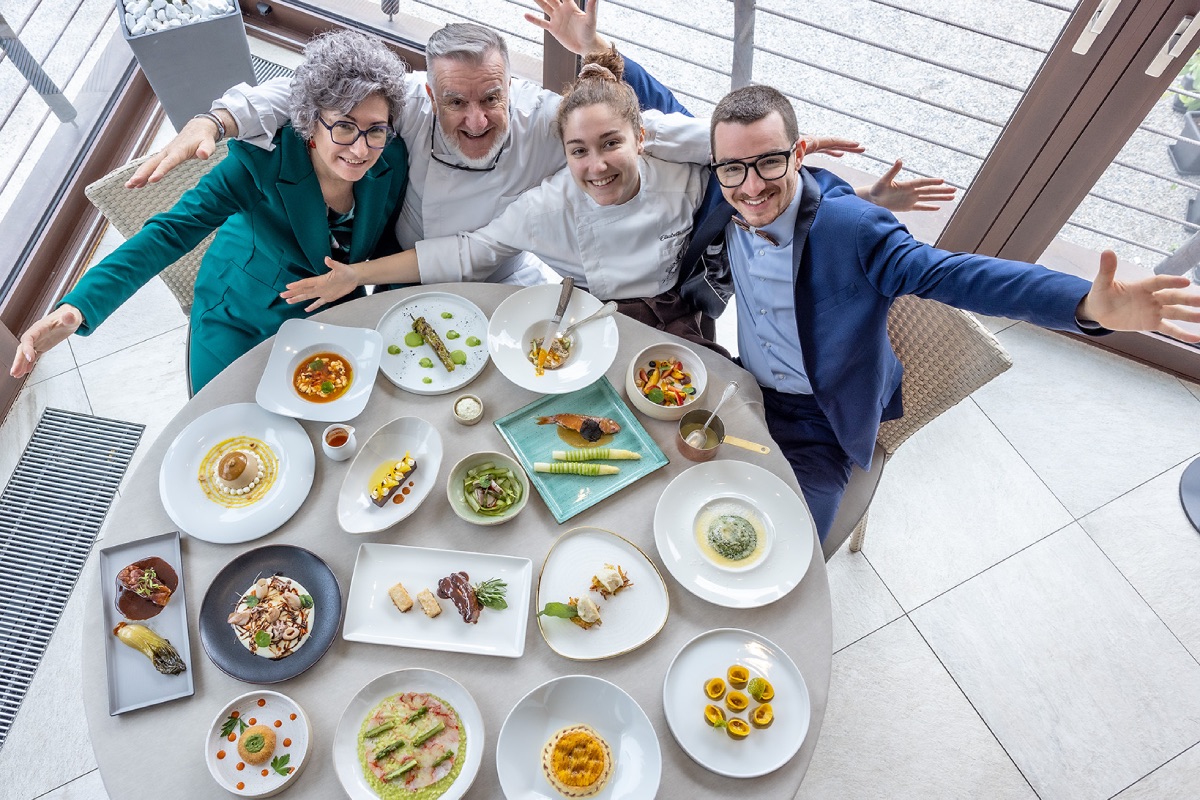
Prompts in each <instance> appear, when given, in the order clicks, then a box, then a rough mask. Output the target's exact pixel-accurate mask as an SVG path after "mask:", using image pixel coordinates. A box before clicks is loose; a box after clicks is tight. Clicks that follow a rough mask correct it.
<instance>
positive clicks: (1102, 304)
mask: <svg viewBox="0 0 1200 800" xmlns="http://www.w3.org/2000/svg"><path fill="white" fill-rule="evenodd" d="M1116 275H1117V254H1116V253H1114V252H1113V251H1111V250H1105V251H1104V252H1103V253H1101V254H1100V272H1099V273H1098V274H1097V275H1096V280H1094V281H1093V282H1092V290H1091V291H1090V292H1088V293H1087V295H1086V296H1085V297H1084V298H1083V300H1082V301H1080V303H1079V308H1078V309H1076V312H1075V314H1076V316H1077V317H1079V319H1081V320H1091V321H1092V322H1097V323H1099V324H1100V325H1103V326H1104V327H1105V328H1108V329H1109V330H1114V331H1158V332H1159V333H1165V334H1166V335H1167V336H1174V337H1175V338H1176V339H1179V340H1180V341H1184V342H1191V343H1193V344H1194V343H1196V342H1200V334H1195V333H1191V332H1189V331H1185V330H1184V329H1183V328H1181V327H1179V326H1178V325H1176V324H1175V323H1174V322H1171V320H1179V321H1182V322H1200V290H1198V289H1190V288H1188V287H1190V286H1191V281H1190V280H1189V279H1188V278H1186V277H1184V276H1183V275H1152V276H1150V277H1148V278H1143V279H1142V280H1139V281H1134V282H1132V283H1126V282H1125V281H1119V280H1117V279H1116Z"/></svg>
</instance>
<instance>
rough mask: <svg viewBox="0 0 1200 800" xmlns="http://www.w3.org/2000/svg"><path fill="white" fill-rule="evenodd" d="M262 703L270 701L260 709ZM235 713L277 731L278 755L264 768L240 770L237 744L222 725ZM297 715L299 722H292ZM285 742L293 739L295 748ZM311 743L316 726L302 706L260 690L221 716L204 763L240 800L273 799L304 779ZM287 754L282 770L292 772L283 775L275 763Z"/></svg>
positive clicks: (227, 707) (208, 742)
mask: <svg viewBox="0 0 1200 800" xmlns="http://www.w3.org/2000/svg"><path fill="white" fill-rule="evenodd" d="M259 700H264V701H266V702H265V704H264V705H261V706H260V705H259V704H258V701H259ZM234 711H237V712H238V717H239V719H242V720H245V721H246V722H247V723H249V720H251V719H254V720H255V721H256V722H257V723H258V724H260V725H267V726H270V728H271V730H273V731H274V732H275V753H274V755H273V756H272V757H271V760H270V761H267V763H265V764H263V765H261V766H254V765H252V764H246V768H245V769H243V770H239V769H238V768H237V765H238V763H239V762H241V761H242V759H241V757H240V756H238V750H237V741H236V740H234V741H232V742H231V741H229V740H228V739H227V738H223V737H222V736H221V728H222V726H223V725H225V723H226V721H228V719H229V715H230V714H232V713H233V712H234ZM293 715H294V716H295V719H292V716H293ZM276 720H278V721H279V723H280V725H279V727H275V725H274V723H275V721H276ZM242 730H244V729H243V728H239V727H237V726H235V727H234V729H233V732H234V733H240V732H241V731H242ZM284 739H290V740H291V742H292V743H291V745H288V746H284V744H283V740H284ZM311 741H312V726H311V725H310V724H309V721H308V715H307V714H305V713H304V709H302V708H301V707H300V704H299V703H297V702H296V701H295V700H293V699H292V698H290V697H288V696H287V695H286V694H280V693H279V692H271V691H266V690H259V691H257V692H248V693H247V694H244V695H242V696H241V697H238V698H235V699H234V700H232V701H230V702H229V703H227V704H226V705H225V707H224V708H223V709H221V712H220V713H219V714H217V716H216V718H215V719H214V720H213V724H212V725H211V726H209V730H208V737H207V738H206V739H205V740H204V760H205V761H206V762H207V763H208V771H209V773H210V774H211V775H212V776H213V780H215V781H216V782H217V783H219V784H220V785H221V788H222V789H224V790H225V791H227V792H232V793H233V794H236V795H238V796H239V797H270V796H272V795H275V794H279V793H280V792H282V791H283V790H284V789H286V788H287V787H288V786H289V785H290V784H291V783H293V782H294V781H295V780H296V779H297V778H299V777H300V772H301V770H303V769H304V765H305V764H307V763H308V759H307V758H306V756H307V755H308V745H309V742H311ZM221 751H224V753H225V757H224V758H217V753H218V752H221ZM285 755H286V756H287V757H288V760H287V764H286V766H285V765H280V768H281V769H285V770H286V769H287V768H289V767H290V768H291V772H289V773H288V774H287V775H280V774H279V773H278V772H276V771H275V770H274V769H272V768H271V762H272V761H274V760H275V759H277V758H282V757H283V756H285ZM264 769H265V770H267V774H266V775H265V776H264V775H263V774H262V771H263V770H264ZM239 782H240V783H244V784H245V788H244V789H238V788H237V785H238V783H239Z"/></svg>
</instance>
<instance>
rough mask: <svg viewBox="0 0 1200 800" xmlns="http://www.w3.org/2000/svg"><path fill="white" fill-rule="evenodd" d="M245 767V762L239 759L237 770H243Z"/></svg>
mask: <svg viewBox="0 0 1200 800" xmlns="http://www.w3.org/2000/svg"><path fill="white" fill-rule="evenodd" d="M245 768H246V763H245V762H244V761H239V762H238V763H237V770H238V772H241V771H242V770H244V769H245Z"/></svg>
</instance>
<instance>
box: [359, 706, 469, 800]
mask: <svg viewBox="0 0 1200 800" xmlns="http://www.w3.org/2000/svg"><path fill="white" fill-rule="evenodd" d="M402 694H403V693H402ZM429 697H431V698H434V699H436V700H437V701H438V702H439V703H441V704H442V706H443V707H444V708H447V709H449V710H450V712H451V713H452V714H454V719H455V720H456V721H457V722H458V747H457V748H455V752H454V765H453V766H452V767H451V768H450V772H449V773H448V774H446V775H445V776H444V777H443V778H442V779H441V780H438V781H435V782H434V783H431V784H429V785H428V786H426V787H424V788H423V789H418V790H417V791H415V792H414V791H411V790H409V789H406V788H405V787H404V779H403V777H401V778H399V779H397V780H396V781H395V782H394V783H386V782H384V781H382V780H380V779H379V778H378V777H376V776H375V773H374V772H372V771H371V767H370V766H369V765H368V763H367V737H366V733H367V729H368V728H370V727H372V726H371V725H370V724H369V723H370V721H371V719H372V718H373V717H374V716H375V713H376V711H378V710H379V709H380V708H386V707H388V706H392V707H393V709H398V710H394V711H393V713H391V714H389V715H388V716H387V719H388V720H390V721H393V722H395V727H394V728H392V730H390V731H387V732H385V733H382V734H380V736H379V739H380V740H381V741H384V742H390V741H392V740H394V739H396V738H400V739H404V740H405V741H406V742H407V741H409V740H410V739H411V738H412V737H413V736H414V735H417V734H419V733H420V732H421V731H424V730H428V729H429V728H430V727H431V724H432V720H433V719H434V715H433V714H426V715H424V716H423V717H422V718H421V719H419V720H417V721H416V722H415V723H412V724H407V723H405V718H406V716H407V715H410V714H412V713H413V712H415V711H417V709H418V708H419V706H418V707H414V708H406V707H405V706H402V705H400V702H399V699H398V698H399V695H392V696H390V697H387V698H385V699H384V700H382V701H381V702H380V703H379V704H378V705H376V706H375V707H374V708H372V709H371V713H369V714H367V716H366V718H365V719H364V720H363V723H362V727H360V728H359V729H358V761H359V764H360V765H361V766H362V771H363V777H364V778H366V780H367V784H368V785H369V786H370V787H371V789H372V790H373V791H374V792H375V794H377V795H379V797H381V798H383V800H435V798H438V797H441V796H442V795H443V794H445V792H446V790H447V789H449V788H450V786H451V784H453V783H454V781H456V780H457V779H458V776H459V773H461V772H462V767H463V762H464V761H465V760H466V759H465V756H466V753H467V731H466V729H465V728H464V727H463V724H462V718H461V717H459V716H458V712H457V711H455V710H454V707H453V706H451V705H450V704H449V703H447V702H446V701H445V700H443V699H442V698H440V697H438V696H437V695H433V694H431V695H429ZM412 751H413V748H412V746H411V745H409V744H405V745H404V746H403V747H401V748H399V749H397V750H396V755H397V756H400V755H402V754H404V753H411V752H412ZM386 758H389V757H387V756H385V759H386ZM399 760H400V759H399V758H397V759H396V761H397V763H398V762H399Z"/></svg>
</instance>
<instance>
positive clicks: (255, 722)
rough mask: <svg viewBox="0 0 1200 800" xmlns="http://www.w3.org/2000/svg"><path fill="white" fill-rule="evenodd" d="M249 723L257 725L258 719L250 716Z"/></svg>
mask: <svg viewBox="0 0 1200 800" xmlns="http://www.w3.org/2000/svg"><path fill="white" fill-rule="evenodd" d="M250 724H251V725H257V724H258V720H256V719H255V718H254V717H251V718H250Z"/></svg>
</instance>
